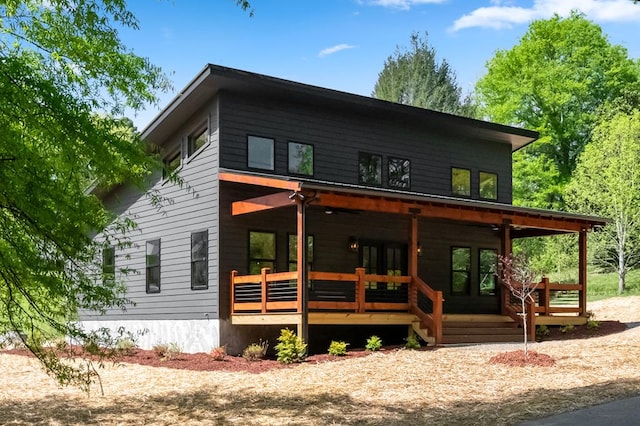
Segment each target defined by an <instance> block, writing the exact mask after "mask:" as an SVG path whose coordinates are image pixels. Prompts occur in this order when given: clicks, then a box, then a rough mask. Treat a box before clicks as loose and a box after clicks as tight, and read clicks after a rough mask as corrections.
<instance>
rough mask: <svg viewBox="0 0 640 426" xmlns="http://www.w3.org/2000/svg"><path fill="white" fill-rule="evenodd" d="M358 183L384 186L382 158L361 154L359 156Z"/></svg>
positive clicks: (375, 155)
mask: <svg viewBox="0 0 640 426" xmlns="http://www.w3.org/2000/svg"><path fill="white" fill-rule="evenodd" d="M358 182H359V183H364V184H366V185H382V156H381V155H377V154H369V153H366V152H361V153H360V154H359V155H358Z"/></svg>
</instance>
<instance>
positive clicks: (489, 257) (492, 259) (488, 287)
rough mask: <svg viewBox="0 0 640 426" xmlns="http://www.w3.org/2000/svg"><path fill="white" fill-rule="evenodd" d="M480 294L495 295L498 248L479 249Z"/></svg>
mask: <svg viewBox="0 0 640 426" xmlns="http://www.w3.org/2000/svg"><path fill="white" fill-rule="evenodd" d="M478 258H479V261H480V267H479V268H478V271H479V273H480V280H479V282H480V295H481V296H495V294H496V266H497V264H498V250H494V249H480V251H479V256H478Z"/></svg>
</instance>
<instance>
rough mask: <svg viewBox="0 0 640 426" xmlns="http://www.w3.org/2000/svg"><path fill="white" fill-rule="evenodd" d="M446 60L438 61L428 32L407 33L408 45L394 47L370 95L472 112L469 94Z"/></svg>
mask: <svg viewBox="0 0 640 426" xmlns="http://www.w3.org/2000/svg"><path fill="white" fill-rule="evenodd" d="M461 94H462V89H461V88H460V86H459V85H458V83H457V81H456V74H455V72H454V71H453V69H452V68H451V66H450V65H449V63H448V62H447V61H446V60H442V61H441V62H438V60H437V58H436V50H435V49H434V48H433V47H431V46H430V45H429V42H428V35H427V34H426V33H425V35H424V37H421V36H420V35H419V34H418V33H413V34H411V38H410V47H409V48H400V47H397V48H396V51H395V52H394V54H393V55H391V56H389V57H388V58H387V60H386V61H385V63H384V67H383V69H382V71H380V73H379V74H378V81H377V82H376V85H375V87H374V89H373V93H372V94H371V96H373V97H374V98H378V99H383V100H386V101H391V102H397V103H401V104H407V105H412V106H416V107H421V108H428V109H432V110H435V111H441V112H448V113H451V114H461V115H467V116H469V115H472V114H473V112H474V109H473V106H472V103H471V101H470V99H469V98H467V99H466V100H462V99H461Z"/></svg>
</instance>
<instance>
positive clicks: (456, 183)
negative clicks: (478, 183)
mask: <svg viewBox="0 0 640 426" xmlns="http://www.w3.org/2000/svg"><path fill="white" fill-rule="evenodd" d="M451 192H452V194H453V195H461V196H463V197H470V196H471V171H470V170H469V169H459V168H456V167H454V168H452V169H451Z"/></svg>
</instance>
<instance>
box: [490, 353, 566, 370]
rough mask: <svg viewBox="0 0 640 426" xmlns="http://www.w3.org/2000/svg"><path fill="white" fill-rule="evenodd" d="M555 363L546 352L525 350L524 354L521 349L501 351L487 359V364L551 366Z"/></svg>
mask: <svg viewBox="0 0 640 426" xmlns="http://www.w3.org/2000/svg"><path fill="white" fill-rule="evenodd" d="M555 363H556V362H555V361H554V359H553V358H551V357H550V356H549V355H547V354H541V353H538V352H536V351H527V355H526V356H525V354H524V351H523V350H518V351H511V352H502V353H500V354H498V355H496V356H493V357H491V359H490V360H489V364H505V365H508V366H510V367H525V366H531V367H552V366H554V365H555Z"/></svg>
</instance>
